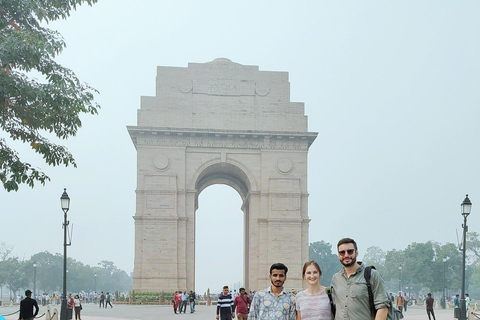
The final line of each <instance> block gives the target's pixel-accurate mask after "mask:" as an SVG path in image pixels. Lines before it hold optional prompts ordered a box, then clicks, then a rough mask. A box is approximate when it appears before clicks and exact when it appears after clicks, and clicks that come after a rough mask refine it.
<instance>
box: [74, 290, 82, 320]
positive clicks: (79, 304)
mask: <svg viewBox="0 0 480 320" xmlns="http://www.w3.org/2000/svg"><path fill="white" fill-rule="evenodd" d="M73 302H74V304H75V306H74V307H75V320H82V317H81V316H80V312H81V310H82V302H81V301H80V297H79V296H78V294H77V295H75V298H73Z"/></svg>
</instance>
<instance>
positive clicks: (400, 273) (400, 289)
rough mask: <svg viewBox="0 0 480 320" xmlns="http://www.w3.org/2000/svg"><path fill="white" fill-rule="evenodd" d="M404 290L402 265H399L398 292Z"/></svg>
mask: <svg viewBox="0 0 480 320" xmlns="http://www.w3.org/2000/svg"><path fill="white" fill-rule="evenodd" d="M400 291H402V266H400V267H398V292H400Z"/></svg>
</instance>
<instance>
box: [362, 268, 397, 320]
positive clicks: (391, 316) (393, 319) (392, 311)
mask: <svg viewBox="0 0 480 320" xmlns="http://www.w3.org/2000/svg"><path fill="white" fill-rule="evenodd" d="M372 269H375V267H374V266H368V267H365V271H364V273H363V277H364V278H365V281H366V282H367V290H368V301H369V302H370V312H371V314H372V317H374V318H375V315H376V314H377V310H376V309H375V303H374V301H373V292H372V284H371V283H370V279H371V278H372ZM375 270H376V269H375ZM389 300H390V298H389ZM399 319H403V314H402V312H401V311H400V310H398V309H397V308H395V307H394V306H393V303H391V302H390V306H389V307H388V314H387V320H399Z"/></svg>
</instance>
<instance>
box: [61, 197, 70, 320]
mask: <svg viewBox="0 0 480 320" xmlns="http://www.w3.org/2000/svg"><path fill="white" fill-rule="evenodd" d="M60 202H61V204H62V210H63V214H64V220H63V294H62V307H61V312H60V319H61V320H67V227H68V223H69V222H68V221H67V212H68V209H70V198H69V197H68V194H67V189H63V194H62V196H61V197H60Z"/></svg>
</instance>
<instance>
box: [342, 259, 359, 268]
mask: <svg viewBox="0 0 480 320" xmlns="http://www.w3.org/2000/svg"><path fill="white" fill-rule="evenodd" d="M356 262H357V258H351V260H350V262H348V263H345V262H343V261H341V263H342V264H343V265H344V266H345V267H351V266H353V265H354V264H355V263H356Z"/></svg>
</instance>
